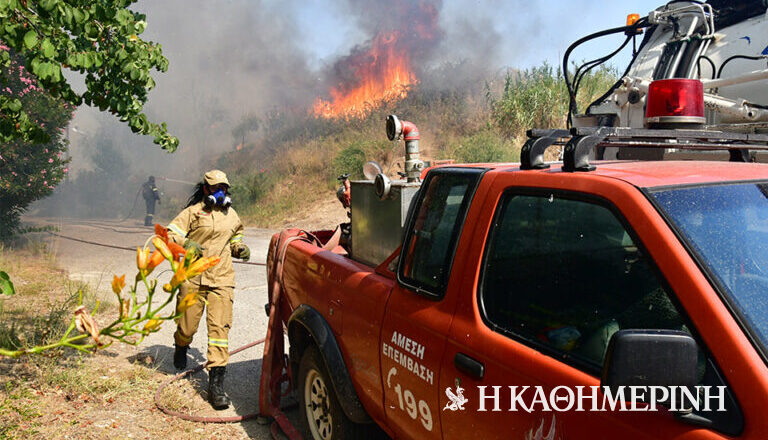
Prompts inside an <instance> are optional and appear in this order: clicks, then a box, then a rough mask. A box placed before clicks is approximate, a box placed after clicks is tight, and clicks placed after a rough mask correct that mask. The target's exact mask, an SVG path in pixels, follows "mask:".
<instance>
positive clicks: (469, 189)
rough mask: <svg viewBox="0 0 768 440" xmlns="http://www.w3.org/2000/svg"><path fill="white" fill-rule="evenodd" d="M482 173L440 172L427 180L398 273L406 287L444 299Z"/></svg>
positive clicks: (475, 170) (473, 170) (476, 171)
mask: <svg viewBox="0 0 768 440" xmlns="http://www.w3.org/2000/svg"><path fill="white" fill-rule="evenodd" d="M482 171H483V170H480V169H459V170H457V169H438V170H434V171H432V172H430V174H429V176H427V179H426V180H425V182H424V186H423V187H422V189H421V190H420V191H419V193H420V194H419V200H418V205H417V206H416V209H415V211H414V215H413V218H411V219H410V221H409V225H410V228H409V232H408V235H407V236H406V239H405V244H404V245H403V253H402V256H401V258H400V266H399V270H398V278H399V280H400V282H401V283H402V284H404V285H406V286H407V287H409V288H412V289H414V290H416V291H418V292H423V293H426V294H428V295H430V296H438V297H439V296H442V294H443V292H444V290H445V285H446V283H447V282H448V274H449V273H450V270H451V264H452V262H453V254H454V251H455V248H456V244H457V243H458V237H459V234H460V233H461V226H462V224H463V223H464V217H465V214H466V211H467V206H468V205H469V200H470V199H471V195H472V193H473V192H474V189H475V186H476V184H477V181H478V180H479V178H480V175H481V173H482Z"/></svg>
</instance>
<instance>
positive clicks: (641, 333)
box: [600, 330, 699, 390]
mask: <svg viewBox="0 0 768 440" xmlns="http://www.w3.org/2000/svg"><path fill="white" fill-rule="evenodd" d="M698 376H699V375H698V347H697V345H696V341H695V340H694V339H693V338H692V337H691V336H690V335H689V334H688V333H685V332H682V331H676V330H619V331H618V332H616V333H615V334H614V335H613V337H612V338H611V342H610V343H609V344H608V351H607V352H606V355H605V364H604V366H603V374H602V378H601V381H600V385H601V386H603V387H609V388H611V389H612V390H615V389H616V388H615V387H618V386H645V387H648V386H683V387H693V386H695V385H696V384H697V382H698Z"/></svg>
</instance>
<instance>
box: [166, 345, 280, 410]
mask: <svg viewBox="0 0 768 440" xmlns="http://www.w3.org/2000/svg"><path fill="white" fill-rule="evenodd" d="M265 340H266V339H265V338H262V339H258V340H256V341H253V342H251V343H250V344H246V345H243V346H242V347H238V348H236V349H235V350H232V351H230V352H229V355H230V356H232V355H234V354H237V353H239V352H241V351H243V350H245V349H248V348H251V347H254V346H256V345H259V344H263V343H264V341H265ZM203 368H205V364H200V365H198V366H196V367H195V368H192V369H190V370H186V371H182V372H181V373H179V374H177V375H175V376H173V377H171V378H170V379H167V380H166V381H165V382H163V384H162V385H160V387H159V388H158V389H157V391H156V392H155V406H156V407H157V409H159V410H160V411H162V412H164V413H165V414H168V415H169V416H174V417H178V418H180V419H183V420H189V421H191V422H202V423H237V422H242V421H244V420H249V419H254V418H256V417H258V416H259V413H251V414H245V415H242V416H228V417H211V416H193V415H190V414H184V413H181V412H178V411H174V410H172V409H169V408H166V407H165V406H163V404H162V403H160V395H161V394H162V392H163V390H164V389H165V387H167V386H168V385H170V384H171V383H173V382H175V381H177V380H179V379H182V378H185V377H187V376H190V375H192V374H195V373H197V372H198V371H200V370H202V369H203Z"/></svg>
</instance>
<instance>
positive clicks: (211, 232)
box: [168, 170, 250, 409]
mask: <svg viewBox="0 0 768 440" xmlns="http://www.w3.org/2000/svg"><path fill="white" fill-rule="evenodd" d="M228 190H229V181H228V180H227V176H226V174H224V173H223V172H222V171H219V170H212V171H208V172H207V173H205V176H204V180H203V182H201V183H199V184H198V185H197V187H196V190H195V193H194V194H193V195H192V197H190V199H189V203H188V204H187V207H186V208H184V210H183V211H181V213H179V215H177V216H176V218H174V219H173V221H171V223H170V224H169V225H168V238H169V239H171V240H173V241H174V242H175V243H177V244H180V245H183V246H184V247H185V248H186V249H187V252H198V253H200V254H202V256H204V257H213V256H218V257H219V258H221V262H220V263H219V264H217V265H216V266H214V267H212V268H211V269H209V270H207V271H205V272H204V273H202V274H201V275H198V276H197V277H194V278H192V279H190V280H187V281H186V282H185V283H184V284H183V285H182V286H181V289H180V292H179V299H181V298H183V297H184V296H185V295H186V294H187V293H189V292H195V291H196V292H199V295H200V297H201V298H202V299H204V300H205V301H197V302H196V303H195V304H194V305H193V306H191V307H189V308H188V309H187V310H186V311H185V312H184V314H183V315H182V316H181V318H179V320H178V321H177V328H176V333H175V334H174V342H175V346H176V349H175V352H174V357H173V363H174V366H175V367H176V368H177V369H180V370H181V369H184V368H186V366H187V349H188V348H189V344H190V343H191V342H192V337H193V336H194V335H195V332H197V328H198V325H199V323H200V318H201V317H202V315H203V310H204V309H205V308H206V303H207V315H206V322H207V324H208V363H207V365H206V367H207V368H208V369H209V373H208V377H209V380H208V400H209V401H210V403H211V405H212V406H213V407H214V408H216V409H224V408H227V407H228V406H229V404H230V401H229V398H228V397H227V395H226V393H225V392H224V387H223V384H224V377H225V375H226V365H227V362H228V361H229V329H230V328H231V327H232V304H233V299H234V290H235V271H234V268H233V267H232V257H234V258H239V259H243V260H248V259H249V258H250V250H249V249H248V246H246V245H245V244H244V243H243V242H242V241H243V224H242V222H241V221H240V217H239V216H238V215H237V212H235V210H234V209H233V208H232V207H231V206H230V205H231V204H232V201H231V199H230V197H229V194H228Z"/></svg>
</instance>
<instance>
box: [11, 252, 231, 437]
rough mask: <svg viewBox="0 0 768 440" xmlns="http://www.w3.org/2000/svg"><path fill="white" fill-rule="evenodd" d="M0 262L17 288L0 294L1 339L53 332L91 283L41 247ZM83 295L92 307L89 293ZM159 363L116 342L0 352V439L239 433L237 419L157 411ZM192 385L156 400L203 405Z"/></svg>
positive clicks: (20, 340) (193, 408)
mask: <svg viewBox="0 0 768 440" xmlns="http://www.w3.org/2000/svg"><path fill="white" fill-rule="evenodd" d="M0 268H1V269H2V270H5V271H6V272H8V274H9V275H10V276H11V279H12V280H13V282H14V284H15V285H16V289H17V294H16V295H15V296H14V297H11V298H3V299H0V338H2V337H5V340H2V339H0V344H4V343H5V342H8V341H16V343H17V344H22V345H24V344H32V343H34V342H35V341H37V340H45V339H52V338H55V337H56V336H57V333H58V332H60V331H62V330H61V326H62V323H63V325H64V327H65V326H66V325H67V324H68V323H69V319H70V316H71V312H72V308H73V307H72V304H73V303H72V293H73V292H75V293H76V292H77V290H78V289H81V288H82V289H85V291H86V292H91V291H92V290H93V289H89V288H88V286H84V285H82V284H78V283H73V282H71V281H69V280H68V279H67V277H66V274H65V273H64V272H63V271H61V270H59V269H58V268H57V267H56V265H55V257H54V256H53V254H51V253H49V252H48V251H47V250H46V249H45V248H44V247H39V246H38V247H34V246H32V247H28V248H27V249H23V250H9V249H1V250H0ZM85 299H86V301H87V303H88V302H89V301H90V302H91V305H90V306H89V307H93V305H92V302H93V301H94V300H93V295H91V294H86V295H85ZM103 315H110V313H109V312H107V313H103ZM98 316H99V315H98V314H97V320H98ZM59 334H60V333H59ZM10 335H14V336H13V337H11V336H10ZM6 348H9V347H6ZM159 365H160V363H159V362H157V360H156V359H152V358H151V357H149V356H143V357H142V356H136V351H135V348H133V347H127V346H118V345H113V346H111V347H109V348H108V349H106V350H102V351H99V352H97V353H96V354H94V355H85V354H81V353H77V352H72V351H58V352H52V353H47V354H45V355H39V356H35V357H26V358H21V359H8V358H0V384H2V386H0V439H9V440H10V439H32V438H35V439H36V438H45V439H65V438H69V439H72V438H76V439H114V438H136V439H138V438H147V439H150V438H151V439H156V438H163V439H166V438H168V439H210V438H221V439H225V438H241V437H242V430H238V428H237V427H236V426H232V425H206V424H202V423H195V422H188V421H184V420H180V419H176V418H173V417H169V416H166V415H164V414H163V413H161V412H160V411H159V410H157V408H155V405H154V401H153V398H154V393H155V390H156V389H157V388H158V387H159V386H160V384H161V383H162V382H163V381H164V380H166V379H167V378H168V375H167V374H166V373H164V372H162V371H160V370H159V369H158V366H159ZM203 380H205V379H203ZM195 385H196V384H195V383H194V382H192V381H180V382H179V383H176V384H173V385H172V386H170V387H168V388H167V389H166V390H165V392H164V393H163V395H162V401H163V403H164V404H166V405H167V406H168V407H170V408H171V409H175V410H178V411H181V412H186V413H190V414H192V413H198V414H199V413H200V412H202V411H204V410H208V411H210V409H209V408H208V407H207V406H206V404H205V402H204V400H202V399H201V398H200V396H199V394H198V391H197V389H196V386H195Z"/></svg>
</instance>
